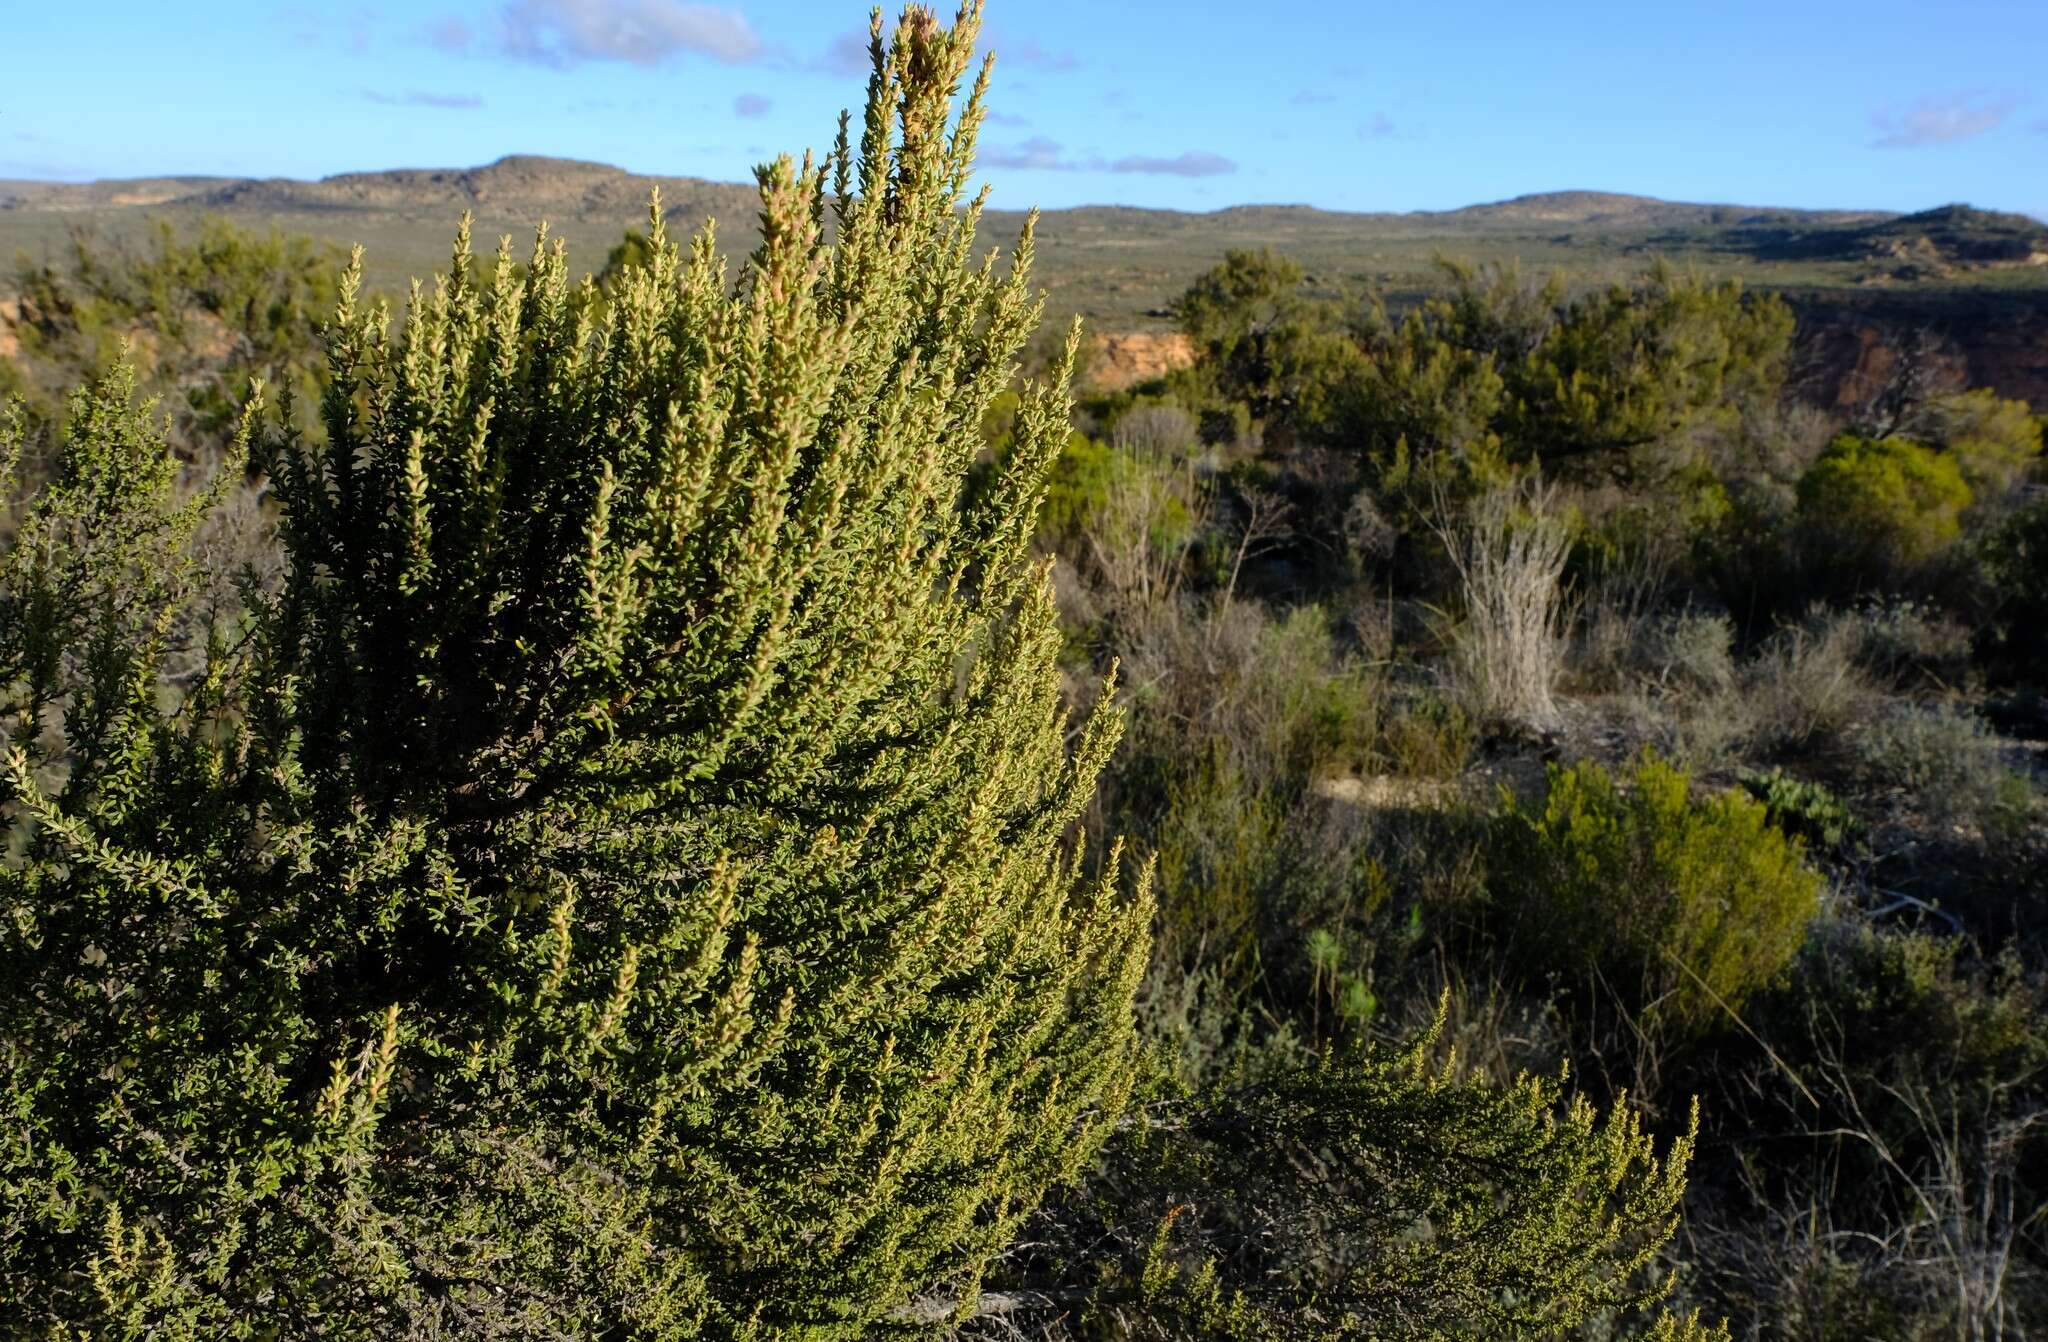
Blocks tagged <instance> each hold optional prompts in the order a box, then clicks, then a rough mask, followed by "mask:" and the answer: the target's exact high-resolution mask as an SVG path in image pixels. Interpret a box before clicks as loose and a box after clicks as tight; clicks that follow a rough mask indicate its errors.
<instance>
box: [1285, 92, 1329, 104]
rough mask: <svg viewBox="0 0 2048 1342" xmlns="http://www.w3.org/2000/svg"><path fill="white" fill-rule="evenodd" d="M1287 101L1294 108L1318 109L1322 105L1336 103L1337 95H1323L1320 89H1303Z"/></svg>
mask: <svg viewBox="0 0 2048 1342" xmlns="http://www.w3.org/2000/svg"><path fill="white" fill-rule="evenodd" d="M1287 101H1289V102H1291V103H1293V104H1294V105H1295V106H1296V107H1318V106H1321V105H1322V104H1323V103H1333V102H1335V101H1337V95H1336V94H1334V93H1324V92H1323V91H1322V90H1320V89H1303V90H1302V91H1301V92H1299V93H1297V94H1295V95H1294V96H1293V97H1292V98H1289V99H1288V100H1287Z"/></svg>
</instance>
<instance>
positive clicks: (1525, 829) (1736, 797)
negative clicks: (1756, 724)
mask: <svg viewBox="0 0 2048 1342" xmlns="http://www.w3.org/2000/svg"><path fill="white" fill-rule="evenodd" d="M1504 801H1505V805H1504V808H1503V810H1502V812H1501V814H1500V816H1499V817H1498V819H1497V821H1496V823H1495V825H1494V828H1493V834H1492V838H1491V842H1490V845H1489V853H1488V864H1487V875H1488V889H1489V891H1490V892H1491V895H1492V898H1493V900H1494V901H1495V902H1496V904H1498V905H1499V906H1501V907H1502V908H1504V909H1505V910H1506V912H1507V913H1508V915H1509V917H1510V919H1511V920H1512V922H1511V933H1510V935H1511V937H1512V951H1513V953H1514V955H1515V957H1516V958H1517V959H1518V960H1519V961H1520V963H1521V964H1522V965H1523V967H1524V969H1525V971H1526V972H1530V973H1532V974H1536V975H1542V974H1547V973H1552V972H1555V973H1558V974H1560V975H1561V976H1563V977H1565V978H1566V979H1567V980H1569V979H1571V978H1573V977H1576V976H1578V975H1581V974H1584V973H1587V972H1589V971H1596V970H1597V971H1598V972H1599V973H1600V974H1601V975H1603V976H1604V977H1605V978H1606V979H1607V981H1608V982H1609V983H1610V984H1611V985H1612V986H1613V987H1614V988H1615V989H1616V990H1617V991H1620V992H1622V993H1624V994H1625V995H1627V996H1630V997H1632V999H1633V1001H1632V1004H1633V1005H1635V1006H1637V1007H1640V1008H1643V1009H1644V1010H1645V1011H1646V1013H1647V1014H1648V1015H1649V1016H1650V1017H1651V1018H1652V1019H1653V1020H1654V1021H1656V1022H1658V1023H1661V1024H1666V1025H1669V1026H1670V1027H1672V1028H1674V1029H1676V1030H1678V1031H1680V1032H1696V1031H1700V1030H1703V1029H1705V1028H1706V1027H1708V1026H1710V1025H1711V1024H1713V1023H1714V1022H1715V1021H1716V1020H1719V1019H1723V1018H1725V1017H1726V1015H1727V1014H1728V1013H1729V1012H1735V1011H1740V1010H1741V1008H1742V1005H1743V1003H1744V1002H1745V1001H1746V1000H1747V999H1748V998H1749V997H1750V995H1751V994H1753V993H1755V992H1756V991H1757V990H1758V989H1760V988H1764V987H1766V986H1768V985H1770V984H1772V983H1774V982H1776V981H1777V980H1778V978H1779V977H1780V976H1781V975H1782V974H1783V973H1784V970H1785V967H1786V965H1788V964H1789V963H1790V962H1791V960H1792V957H1793V956H1794V955H1795V954H1796V953H1797V952H1798V950H1799V945H1800V941H1801V938H1802V937H1803V935H1804V932H1805V928H1806V924H1807V923H1808V921H1809V920H1810V919H1811V918H1812V917H1813V914H1814V911H1815V909H1816V908H1817V907H1818V905H1819V900H1820V892H1821V879H1820V877H1819V876H1818V875H1816V874H1815V873H1814V872H1813V871H1812V870H1811V869H1809V868H1808V867H1807V866H1806V864H1805V862H1804V861H1803V860H1802V858H1801V855H1800V850H1799V846H1798V845H1797V843H1795V842H1794V841H1792V840H1791V839H1788V838H1787V837H1786V836H1785V835H1784V834H1783V833H1782V832H1780V831H1779V830H1778V829H1776V828H1774V827H1773V826H1772V825H1771V824H1770V822H1769V817H1768V813H1767V812H1766V809H1765V807H1764V806H1763V805H1762V804H1761V803H1759V802H1757V801H1755V800H1753V799H1752V798H1750V797H1748V796H1746V795H1744V794H1743V793H1741V792H1736V791H1728V792H1722V793H1719V794H1717V795H1714V796H1711V797H1708V798H1706V799H1704V800H1699V801H1695V799H1694V798H1693V795H1692V783H1691V779H1690V778H1689V777H1687V775H1686V774H1685V773H1683V772H1682V771H1680V770H1679V769H1676V768H1674V767H1673V766H1671V765H1669V764H1667V763H1665V762H1664V761H1663V760H1661V759H1659V758H1657V757H1656V756H1655V755H1654V754H1651V753H1648V752H1646V753H1645V754H1644V756H1643V758H1642V759H1641V761H1640V762H1639V763H1638V764H1637V765H1636V767H1635V769H1634V771H1633V772H1632V774H1631V776H1630V777H1629V778H1628V780H1627V783H1626V785H1623V784H1621V783H1618V782H1617V781H1616V780H1615V779H1614V778H1613V777H1612V776H1611V775H1609V774H1608V772H1607V771H1606V770H1605V769H1603V768H1601V767H1600V766H1599V765H1598V764H1594V763H1591V762H1583V763H1580V764H1577V765H1574V766H1572V767H1571V768H1559V767H1556V766H1553V767H1552V768H1551V771H1550V788H1549V793H1548V796H1547V797H1546V798H1545V800H1544V802H1543V804H1542V806H1541V807H1540V808H1535V809H1529V808H1525V807H1524V806H1523V805H1522V804H1521V803H1520V802H1518V801H1516V800H1515V799H1514V798H1513V797H1512V795H1506V796H1505V797H1504Z"/></svg>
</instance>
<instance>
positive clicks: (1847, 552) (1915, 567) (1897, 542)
mask: <svg viewBox="0 0 2048 1342" xmlns="http://www.w3.org/2000/svg"><path fill="white" fill-rule="evenodd" d="M1970 499H1971V493H1970V486H1969V484H1968V483H1967V482H1966V481H1965V480H1964V478H1963V473H1962V469H1961V467H1960V466H1958V465H1957V463H1956V461H1955V459H1954V458H1952V457H1946V456H1943V455H1942V454H1941V453H1939V452H1936V451H1935V450H1934V449H1932V448H1930V447H1925V446H1922V445H1921V444H1919V443H1916V442H1913V441H1912V440H1910V439H1906V438H1859V437H1856V436H1854V435H1850V434H1845V435H1843V436H1842V437H1840V438H1837V439H1835V441H1834V442H1833V443H1831V444H1829V445H1828V450H1827V451H1826V452H1823V453H1822V454H1821V457H1820V460H1818V461H1816V462H1815V463H1814V464H1813V465H1812V467H1811V468H1809V469H1808V470H1807V472H1806V474H1805V475H1803V476H1801V477H1800V478H1799V523H1800V526H1801V527H1802V529H1803V531H1804V534H1805V535H1806V537H1807V538H1808V541H1809V544H1810V547H1811V552H1812V553H1813V555H1814V556H1815V558H1816V562H1817V563H1819V564H1820V565H1821V566H1822V568H1823V570H1824V571H1827V572H1831V573H1833V574H1835V575H1837V576H1838V577H1839V578H1841V579H1842V580H1845V581H1847V582H1849V583H1852V584H1866V583H1881V584H1882V583H1895V582H1899V581H1910V580H1911V579H1912V578H1913V576H1914V575H1915V574H1916V573H1917V572H1918V571H1920V570H1922V569H1924V568H1925V566H1926V565H1927V564H1928V563H1930V562H1931V561H1933V560H1934V559H1937V558H1939V557H1940V556H1941V554H1942V553H1943V552H1944V551H1946V550H1947V549H1948V547H1949V546H1951V545H1953V544H1954V543H1955V541H1956V539H1957V537H1959V536H1960V535H1961V534H1962V515H1963V510H1964V509H1965V508H1968V507H1969V506H1970Z"/></svg>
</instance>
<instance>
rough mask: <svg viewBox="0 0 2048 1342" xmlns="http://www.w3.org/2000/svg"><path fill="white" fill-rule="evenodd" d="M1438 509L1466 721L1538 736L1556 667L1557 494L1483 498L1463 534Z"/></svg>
mask: <svg viewBox="0 0 2048 1342" xmlns="http://www.w3.org/2000/svg"><path fill="white" fill-rule="evenodd" d="M1439 504H1440V506H1439V507H1438V509H1437V513H1436V519H1435V525H1436V527H1437V534H1438V536H1439V537H1440V538H1441V540H1442V541H1443V544H1444V549H1445V551H1446V553H1447V554H1448V555H1449V556H1450V561H1451V567H1452V569H1453V571H1454V572H1455V573H1456V575H1457V580H1458V588H1459V595H1460V597H1461V599H1462V602H1463V608H1464V609H1463V616H1464V618H1463V620H1462V621H1461V622H1460V623H1459V624H1458V626H1457V627H1456V629H1455V631H1454V633H1453V642H1452V676H1453V681H1454V684H1455V685H1456V687H1457V691H1458V694H1459V696H1460V697H1461V698H1462V699H1463V701H1464V703H1465V705H1466V707H1467V708H1468V709H1469V710H1470V711H1471V713H1472V715H1473V716H1474V717H1477V718H1479V719H1481V720H1482V721H1485V722H1490V723H1499V724H1505V725H1512V726H1518V727H1526V728H1533V729H1536V730H1539V731H1541V730H1546V729H1548V728H1550V727H1552V726H1554V725H1555V724H1556V722H1557V720H1558V711H1557V701H1556V699H1555V697H1554V694H1553V689H1554V687H1555V685H1556V683H1557V677H1558V673H1559V671H1560V670H1561V669H1562V665H1563V660H1564V629H1565V599H1564V585H1563V580H1564V566H1565V560H1566V558H1567V556H1568V555H1569V552H1570V547H1571V538H1570V535H1569V533H1568V531H1567V529H1566V527H1565V523H1564V519H1563V518H1562V517H1561V516H1560V515H1559V511H1558V507H1557V495H1556V492H1555V491H1554V490H1552V489H1550V488H1547V487H1545V486H1543V485H1541V484H1530V485H1521V486H1514V487H1508V488H1502V489H1495V490H1491V491H1489V492H1488V493H1485V494H1483V495H1481V496H1480V497H1479V498H1477V499H1476V500H1474V501H1473V503H1472V504H1471V506H1470V508H1469V509H1468V511H1467V514H1466V516H1465V518H1464V520H1463V523H1462V525H1460V524H1458V523H1456V522H1453V521H1452V520H1451V519H1450V518H1449V516H1448V511H1447V509H1446V508H1444V507H1443V506H1441V501H1439Z"/></svg>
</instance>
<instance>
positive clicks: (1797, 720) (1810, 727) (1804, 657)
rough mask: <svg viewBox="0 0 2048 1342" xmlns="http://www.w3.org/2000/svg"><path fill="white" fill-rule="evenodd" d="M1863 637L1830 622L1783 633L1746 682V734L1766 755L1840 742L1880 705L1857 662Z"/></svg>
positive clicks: (1811, 622)
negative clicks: (1747, 733) (1876, 702)
mask: <svg viewBox="0 0 2048 1342" xmlns="http://www.w3.org/2000/svg"><path fill="white" fill-rule="evenodd" d="M1861 641H1862V635H1861V632H1860V631H1859V630H1858V629H1857V628H1856V627H1855V626H1854V625H1853V624H1851V623H1847V622H1844V621H1840V620H1830V619H1827V618H1826V617H1824V616H1822V617H1816V618H1810V619H1809V620H1808V621H1807V622H1806V623H1805V624H1803V625H1793V626H1790V627H1787V628H1785V629H1781V630H1779V631H1778V632H1777V633H1776V634H1775V635H1773V636H1772V637H1771V639H1770V641H1769V642H1768V643H1766V644H1765V646H1764V648H1763V650H1762V652H1761V653H1760V654H1759V655H1758V656H1757V659H1756V660H1755V661H1754V662H1753V663H1752V664H1751V665H1750V666H1749V668H1748V669H1747V672H1746V674H1745V675H1744V677H1743V688H1744V690H1745V695H1744V699H1743V703H1742V705H1741V707H1742V711H1743V712H1744V714H1745V715H1746V716H1747V718H1748V722H1749V727H1748V730H1749V734H1750V736H1751V738H1752V739H1753V740H1754V742H1755V743H1756V745H1757V746H1758V747H1759V748H1760V749H1762V750H1763V751H1765V752H1766V753H1775V752H1794V753H1800V752H1811V751H1814V750H1816V749H1819V748H1821V747H1825V746H1831V745H1833V744H1835V743H1836V742H1838V741H1839V740H1841V739H1842V738H1843V737H1844V736H1845V735H1846V734H1847V732H1848V730H1849V728H1850V727H1851V726H1852V725H1853V724H1855V723H1856V722H1857V721H1859V720H1860V719H1861V718H1863V717H1864V716H1865V715H1866V714H1867V713H1868V712H1869V711H1870V708H1871V705H1872V704H1873V703H1874V702H1875V700H1876V698H1877V688H1876V686H1874V685H1873V684H1872V683H1871V681H1870V678H1869V676H1868V675H1866V674H1865V673H1864V671H1863V669H1862V667H1861V666H1859V665H1858V664H1857V660H1856V655H1857V652H1858V650H1859V648H1860V646H1861Z"/></svg>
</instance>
